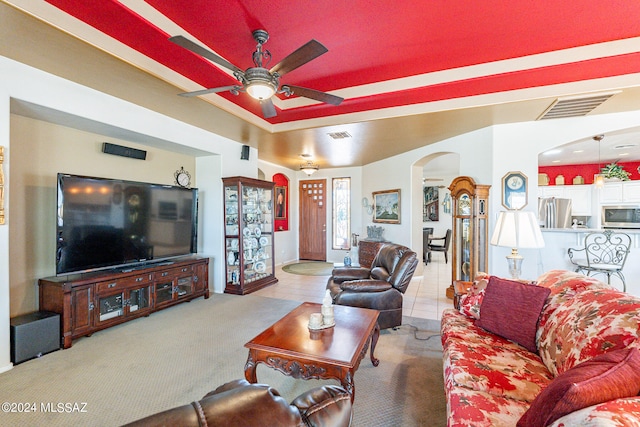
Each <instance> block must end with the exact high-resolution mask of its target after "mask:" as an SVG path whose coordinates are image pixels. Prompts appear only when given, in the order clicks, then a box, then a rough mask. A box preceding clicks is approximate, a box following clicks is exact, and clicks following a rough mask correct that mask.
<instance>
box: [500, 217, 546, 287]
mask: <svg viewBox="0 0 640 427" xmlns="http://www.w3.org/2000/svg"><path fill="white" fill-rule="evenodd" d="M491 244H492V245H494V246H505V247H508V248H511V254H510V255H507V264H508V265H509V273H510V274H511V277H512V278H513V279H514V280H517V279H519V278H520V272H521V271H522V270H521V267H522V260H523V259H524V258H523V257H522V255H520V254H519V253H518V248H542V247H544V240H543V238H542V233H541V232H540V226H539V225H538V220H537V219H536V217H535V215H534V213H533V212H525V211H518V210H509V211H506V212H505V211H503V212H500V216H499V217H498V222H497V223H496V228H495V230H493V235H492V236H491Z"/></svg>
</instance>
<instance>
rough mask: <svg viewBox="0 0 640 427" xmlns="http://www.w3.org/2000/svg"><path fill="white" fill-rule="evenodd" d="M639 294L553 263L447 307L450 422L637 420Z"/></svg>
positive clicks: (477, 425)
mask: <svg viewBox="0 0 640 427" xmlns="http://www.w3.org/2000/svg"><path fill="white" fill-rule="evenodd" d="M639 329H640V298H637V297H634V296H632V295H630V294H627V293H623V292H620V291H618V290H615V289H613V288H611V287H610V286H609V285H607V284H605V283H602V282H600V281H598V280H596V279H594V278H592V277H586V276H583V275H580V274H577V273H573V272H569V271H564V270H554V271H550V272H547V273H545V274H544V275H542V276H541V277H540V278H539V279H538V282H537V284H524V283H521V282H513V281H509V280H504V279H500V278H497V277H494V276H491V277H479V278H476V282H474V285H473V286H472V287H471V289H469V292H468V294H466V295H464V296H463V297H462V299H461V301H460V309H459V310H456V309H448V310H445V312H444V313H443V317H442V324H441V332H442V335H441V336H442V344H443V350H444V353H443V357H444V381H445V392H446V398H447V415H448V417H447V419H448V423H447V424H448V426H473V427H483V426H491V427H496V426H518V427H528V426H535V427H542V426H553V427H561V426H566V427H569V426H572V427H573V426H604V425H606V426H640V397H638V393H639V392H640V350H639V349H638V347H640V335H639Z"/></svg>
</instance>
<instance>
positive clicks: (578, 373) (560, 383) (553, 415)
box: [517, 348, 640, 427]
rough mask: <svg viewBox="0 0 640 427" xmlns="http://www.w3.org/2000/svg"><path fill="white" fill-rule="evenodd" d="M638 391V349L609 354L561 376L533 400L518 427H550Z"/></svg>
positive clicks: (577, 366) (627, 349) (639, 375)
mask: <svg viewBox="0 0 640 427" xmlns="http://www.w3.org/2000/svg"><path fill="white" fill-rule="evenodd" d="M639 391H640V352H639V351H638V349H637V348H624V349H620V350H614V351H610V352H608V353H604V354H601V355H599V356H596V357H594V358H593V359H591V360H587V361H586V362H583V363H580V364H579V365H576V366H574V367H573V368H571V369H569V370H568V371H565V372H564V373H562V374H560V375H558V376H557V377H556V378H555V379H554V380H553V381H551V383H550V384H549V385H548V386H547V387H546V388H545V389H544V390H543V391H542V392H541V393H540V394H539V395H538V396H537V397H536V398H535V399H534V401H533V402H532V403H531V406H530V407H529V409H528V410H527V412H525V413H524V415H523V416H522V418H520V420H519V421H518V424H517V426H518V427H537V426H547V425H549V424H551V423H553V422H554V421H555V420H557V419H558V418H561V417H563V416H565V415H567V414H570V413H572V412H574V411H577V410H579V409H582V408H586V407H589V406H592V405H597V404H600V403H603V402H607V401H609V400H614V399H619V398H624V397H632V396H636V395H637V394H638V392H639ZM594 425H595V424H594Z"/></svg>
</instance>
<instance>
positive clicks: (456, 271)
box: [447, 176, 491, 298]
mask: <svg viewBox="0 0 640 427" xmlns="http://www.w3.org/2000/svg"><path fill="white" fill-rule="evenodd" d="M490 188H491V186H490V185H481V184H476V183H475V181H474V180H473V178H471V177H468V176H459V177H457V178H455V179H454V180H453V181H452V182H451V185H450V186H449V191H451V199H452V200H453V212H452V213H453V240H452V245H453V261H452V263H451V268H452V271H451V273H452V274H451V279H452V285H451V287H450V288H449V289H447V296H448V297H449V298H454V294H455V291H454V285H453V284H454V283H455V282H457V281H461V282H470V281H472V280H473V279H474V277H475V276H476V275H477V273H478V272H479V271H483V272H486V271H487V268H488V255H487V252H488V243H489V236H488V233H489V225H488V220H489V189H490Z"/></svg>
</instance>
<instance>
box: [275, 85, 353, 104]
mask: <svg viewBox="0 0 640 427" xmlns="http://www.w3.org/2000/svg"><path fill="white" fill-rule="evenodd" d="M285 87H288V88H289V89H290V90H291V93H292V94H294V95H298V96H304V97H305V98H311V99H315V100H316V101H320V102H324V103H326V104H331V105H340V103H342V101H344V98H340V97H339V96H335V95H331V94H329V93H326V92H320V91H319V90H314V89H307V88H306V87H300V86H293V85H284V86H283V88H285Z"/></svg>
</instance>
